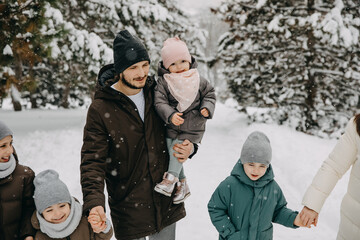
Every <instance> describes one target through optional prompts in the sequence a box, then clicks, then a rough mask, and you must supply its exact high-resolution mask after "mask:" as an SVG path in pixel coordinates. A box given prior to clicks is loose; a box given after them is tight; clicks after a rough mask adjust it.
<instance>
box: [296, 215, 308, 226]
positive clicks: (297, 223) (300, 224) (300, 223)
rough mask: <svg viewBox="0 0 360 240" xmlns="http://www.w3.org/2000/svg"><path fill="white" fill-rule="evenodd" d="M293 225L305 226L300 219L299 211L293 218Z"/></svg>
mask: <svg viewBox="0 0 360 240" xmlns="http://www.w3.org/2000/svg"><path fill="white" fill-rule="evenodd" d="M294 225H295V226H298V227H306V225H304V224H303V223H302V221H301V219H300V213H299V214H298V215H296V218H295V220H294Z"/></svg>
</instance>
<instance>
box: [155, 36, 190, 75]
mask: <svg viewBox="0 0 360 240" xmlns="http://www.w3.org/2000/svg"><path fill="white" fill-rule="evenodd" d="M161 58H162V61H163V65H164V67H165V68H166V69H168V68H169V67H170V65H171V64H173V63H174V62H176V61H178V60H186V61H188V62H189V63H191V55H190V53H189V49H188V48H187V46H186V44H185V43H184V42H183V41H181V40H180V38H179V37H173V38H168V39H166V40H165V42H164V46H163V48H162V49H161Z"/></svg>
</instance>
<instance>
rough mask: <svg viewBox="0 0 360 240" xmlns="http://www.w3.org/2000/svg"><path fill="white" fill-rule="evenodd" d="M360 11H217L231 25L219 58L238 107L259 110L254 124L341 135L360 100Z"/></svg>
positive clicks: (293, 5)
mask: <svg viewBox="0 0 360 240" xmlns="http://www.w3.org/2000/svg"><path fill="white" fill-rule="evenodd" d="M356 6H357V7H356ZM358 9H359V8H358V4H356V1H341V0H336V1H317V0H308V1H276V0H259V1H254V0H230V1H227V2H225V3H223V4H222V5H221V6H220V7H219V8H218V9H216V10H215V12H216V13H218V14H219V15H221V16H222V19H223V20H224V21H226V22H228V23H229V25H230V30H229V31H228V32H226V33H225V34H224V35H223V36H222V37H221V39H220V41H219V50H218V58H219V59H222V60H223V61H224V62H225V65H226V68H225V69H224V76H225V78H226V79H228V83H229V88H230V90H231V91H232V93H233V94H234V98H235V99H236V100H237V101H238V103H239V105H240V106H241V107H243V108H244V109H247V110H249V108H248V107H256V109H257V111H255V112H250V111H248V114H249V116H250V118H252V119H253V120H258V121H259V120H260V121H276V122H278V123H280V124H282V123H285V122H287V123H289V124H291V125H293V126H295V127H296V128H297V129H298V130H300V131H304V132H307V133H311V134H314V133H317V134H320V135H321V134H323V133H325V134H334V135H338V134H339V133H338V130H339V129H341V128H342V127H343V126H344V124H345V123H346V121H347V119H348V118H349V117H350V116H352V115H353V113H354V111H355V108H356V105H357V104H358V98H359V91H357V89H359V80H360V79H359V68H358V63H359V54H358V53H359V29H360V19H359V12H358V11H359V10H358Z"/></svg>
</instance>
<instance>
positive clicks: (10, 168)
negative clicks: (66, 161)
mask: <svg viewBox="0 0 360 240" xmlns="http://www.w3.org/2000/svg"><path fill="white" fill-rule="evenodd" d="M12 143H13V133H12V131H11V130H10V129H9V128H8V127H7V126H6V125H5V123H3V122H1V121H0V239H1V240H24V239H25V240H33V239H34V238H33V236H34V233H35V231H34V229H33V228H32V227H31V222H30V218H31V214H32V212H33V211H34V209H35V206H34V200H33V198H32V196H33V194H34V185H33V180H34V176H35V174H34V172H33V171H32V170H31V169H30V168H29V167H26V166H23V165H20V164H19V162H18V158H17V155H16V153H15V151H14V148H13V145H12Z"/></svg>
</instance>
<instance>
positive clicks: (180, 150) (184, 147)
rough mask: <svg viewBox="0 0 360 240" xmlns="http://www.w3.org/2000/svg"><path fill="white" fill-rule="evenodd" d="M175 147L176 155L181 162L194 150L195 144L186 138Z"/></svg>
mask: <svg viewBox="0 0 360 240" xmlns="http://www.w3.org/2000/svg"><path fill="white" fill-rule="evenodd" d="M173 149H174V151H175V152H174V157H176V158H177V159H178V161H179V162H181V163H183V162H185V161H186V160H187V159H188V157H189V156H190V155H191V153H192V152H193V149H194V145H193V144H192V143H191V142H190V141H189V140H187V139H185V140H184V141H183V142H182V143H181V144H179V143H178V144H175V145H174V147H173Z"/></svg>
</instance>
